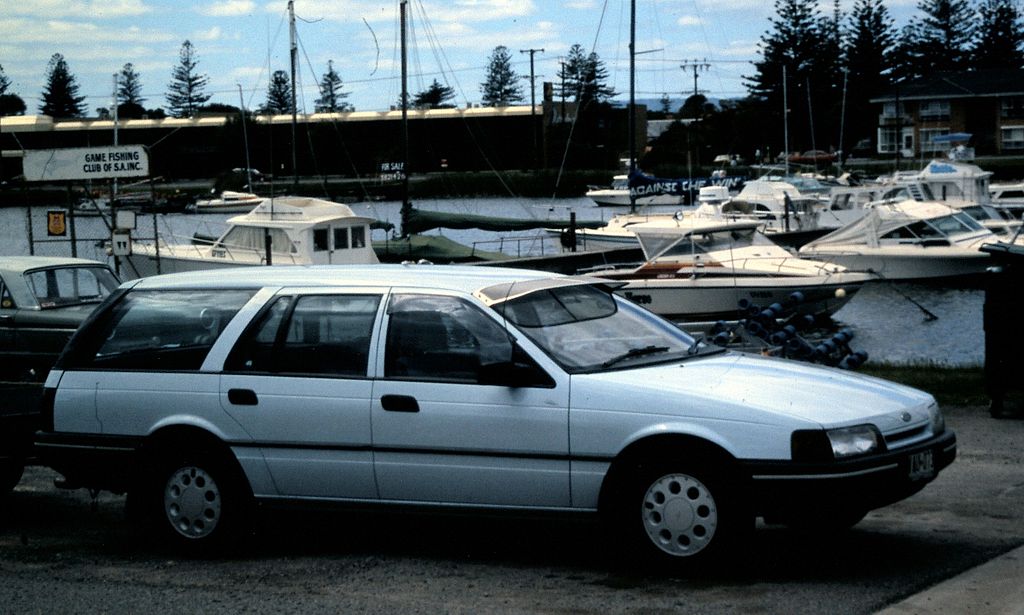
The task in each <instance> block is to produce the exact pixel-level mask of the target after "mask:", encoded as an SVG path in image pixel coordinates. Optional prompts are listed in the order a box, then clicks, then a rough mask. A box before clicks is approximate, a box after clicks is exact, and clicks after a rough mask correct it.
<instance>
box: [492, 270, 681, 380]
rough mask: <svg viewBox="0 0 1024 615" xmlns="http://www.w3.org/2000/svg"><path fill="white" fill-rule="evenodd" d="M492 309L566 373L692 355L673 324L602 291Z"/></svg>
mask: <svg viewBox="0 0 1024 615" xmlns="http://www.w3.org/2000/svg"><path fill="white" fill-rule="evenodd" d="M494 309H495V310H496V311H497V312H498V313H500V314H502V315H503V316H505V318H507V319H508V320H509V321H510V322H511V323H512V324H514V325H515V326H516V327H517V328H518V329H519V330H520V331H522V332H523V334H525V335H526V336H527V337H529V338H530V340H531V341H532V342H533V343H535V344H537V345H538V346H540V347H541V349H543V350H544V352H546V353H547V354H548V355H549V356H550V357H551V358H552V359H554V360H555V361H556V362H558V364H559V365H561V366H562V368H563V369H565V370H566V371H568V372H569V373H581V372H593V371H600V370H605V369H622V368H628V367H636V366H637V365H646V364H650V363H659V362H664V361H677V360H679V359H682V358H685V357H688V356H693V355H694V354H695V353H693V352H691V348H693V347H694V345H695V341H694V339H693V338H692V337H690V336H689V335H687V334H686V333H684V332H683V331H681V330H680V329H679V328H677V327H675V326H673V325H672V324H671V323H669V322H667V321H665V320H663V319H661V318H659V317H657V316H655V315H654V314H651V313H650V312H648V311H646V310H643V309H641V308H639V307H637V306H635V305H633V304H632V303H629V302H628V301H626V300H624V299H621V298H619V297H616V296H614V295H612V294H610V293H609V292H607V291H605V290H602V289H600V288H597V287H594V286H589V285H580V286H565V287H560V288H551V289H546V290H542V291H538V292H533V293H529V294H526V295H523V296H521V297H517V298H514V299H510V300H508V301H506V302H502V303H499V304H498V305H495V306H494Z"/></svg>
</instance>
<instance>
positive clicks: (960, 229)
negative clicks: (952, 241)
mask: <svg viewBox="0 0 1024 615" xmlns="http://www.w3.org/2000/svg"><path fill="white" fill-rule="evenodd" d="M928 224H929V225H930V226H932V227H933V228H935V229H937V230H938V231H939V232H940V233H941V234H943V235H946V236H949V235H958V234H960V233H970V232H976V231H983V230H985V227H984V226H982V225H981V223H980V222H978V221H977V220H975V219H974V218H972V217H970V216H969V215H967V214H965V213H962V212H957V213H955V214H950V215H948V216H941V217H938V218H932V219H931V220H928Z"/></svg>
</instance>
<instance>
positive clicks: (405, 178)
mask: <svg viewBox="0 0 1024 615" xmlns="http://www.w3.org/2000/svg"><path fill="white" fill-rule="evenodd" d="M406 5H408V0H401V2H400V3H399V7H400V9H401V10H400V14H399V17H400V19H399V21H400V25H401V43H402V210H401V212H402V213H401V215H402V220H401V221H402V230H401V232H402V235H403V236H405V235H406V232H405V229H406V227H407V223H408V221H409V213H410V210H411V209H412V204H411V203H409V84H408V79H409V73H408V62H407V60H406V57H407V55H408V54H407V52H406V46H405V45H406V43H405V40H406V24H405V9H406Z"/></svg>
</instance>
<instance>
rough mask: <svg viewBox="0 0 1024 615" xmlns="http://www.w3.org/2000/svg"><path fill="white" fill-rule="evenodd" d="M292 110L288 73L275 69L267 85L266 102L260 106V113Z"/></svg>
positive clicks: (277, 112)
mask: <svg viewBox="0 0 1024 615" xmlns="http://www.w3.org/2000/svg"><path fill="white" fill-rule="evenodd" d="M291 112H292V84H291V79H289V77H288V73H286V72H285V71H283V70H275V71H274V74H273V75H271V77H270V85H268V86H267V102H265V103H263V106H261V107H260V113H269V114H272V115H282V114H286V113H291Z"/></svg>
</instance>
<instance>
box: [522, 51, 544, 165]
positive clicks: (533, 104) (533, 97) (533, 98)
mask: <svg viewBox="0 0 1024 615" xmlns="http://www.w3.org/2000/svg"><path fill="white" fill-rule="evenodd" d="M538 51H539V52H541V53H544V50H543V49H520V50H519V53H528V54H530V126H531V127H533V166H534V168H537V161H538V160H540V156H538V155H537V120H536V118H535V117H534V116H535V115H536V113H537V88H536V87H535V84H534V79H535V78H536V77H535V76H534V73H533V56H534V54H536V53H537V52H538Z"/></svg>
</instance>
